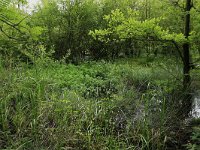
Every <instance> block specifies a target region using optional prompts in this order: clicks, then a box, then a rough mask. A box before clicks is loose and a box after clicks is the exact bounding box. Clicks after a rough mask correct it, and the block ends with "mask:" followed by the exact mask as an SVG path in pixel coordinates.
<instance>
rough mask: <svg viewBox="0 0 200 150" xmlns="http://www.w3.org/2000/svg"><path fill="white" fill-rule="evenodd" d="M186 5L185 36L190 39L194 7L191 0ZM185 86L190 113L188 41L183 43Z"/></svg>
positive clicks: (187, 0)
mask: <svg viewBox="0 0 200 150" xmlns="http://www.w3.org/2000/svg"><path fill="white" fill-rule="evenodd" d="M185 2H186V6H185V32H184V35H185V38H186V39H187V40H188V38H189V36H190V35H189V34H190V10H191V7H192V4H191V0H186V1H185ZM183 65H184V67H183V87H184V94H185V97H184V100H183V109H184V110H186V111H185V112H186V113H187V115H188V113H189V112H190V110H191V106H192V99H191V94H190V84H191V77H190V44H189V43H188V42H186V43H184V44H183Z"/></svg>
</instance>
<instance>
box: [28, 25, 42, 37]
mask: <svg viewBox="0 0 200 150" xmlns="http://www.w3.org/2000/svg"><path fill="white" fill-rule="evenodd" d="M43 30H44V29H43V28H42V27H39V26H35V27H33V28H31V29H30V34H31V37H32V39H33V40H38V39H39V36H40V35H41V34H42V32H43Z"/></svg>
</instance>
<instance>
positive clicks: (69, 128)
mask: <svg viewBox="0 0 200 150" xmlns="http://www.w3.org/2000/svg"><path fill="white" fill-rule="evenodd" d="M159 67H160V66H159V65H157V64H151V65H150V66H149V65H147V66H146V67H145V66H143V65H140V64H139V63H137V61H135V62H134V63H132V62H131V63H130V62H128V63H126V62H125V61H123V62H120V63H119V62H117V63H106V62H103V61H102V62H88V63H84V64H82V65H79V66H75V65H72V64H68V65H66V64H60V63H59V62H51V63H49V64H42V65H35V66H34V65H33V66H31V67H30V66H26V65H19V66H17V67H15V68H13V69H5V68H3V67H2V68H1V71H0V74H1V79H0V86H1V91H0V129H1V130H0V148H1V149H81V150H83V149H86V150H89V149H92V150H93V149H113V150H114V149H131V150H132V149H145V150H146V149H147V150H150V149H151V150H156V149H158V150H160V149H165V146H166V137H167V132H168V131H169V130H170V129H169V127H168V126H166V124H167V122H168V119H169V116H170V115H171V113H170V112H171V111H169V108H168V103H171V102H172V97H173V94H172V93H173V90H174V89H175V88H177V86H179V82H178V81H177V80H176V79H174V77H173V76H172V75H170V73H169V72H167V71H166V70H163V71H161V68H159ZM178 74H179V73H176V75H178ZM172 85H173V86H172ZM170 94H171V95H170Z"/></svg>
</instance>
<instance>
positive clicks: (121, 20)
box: [89, 9, 186, 43]
mask: <svg viewBox="0 0 200 150" xmlns="http://www.w3.org/2000/svg"><path fill="white" fill-rule="evenodd" d="M133 14H137V13H136V12H133V11H131V12H130V11H129V12H128V13H127V15H126V16H125V15H124V13H122V12H121V11H120V10H119V9H117V10H115V11H112V12H111V14H110V15H106V16H105V17H104V19H105V20H106V22H107V26H108V27H107V28H106V29H100V30H95V31H90V33H89V34H90V35H92V37H93V38H94V39H96V40H99V41H102V42H109V41H112V40H122V41H123V40H125V39H133V40H134V39H135V40H141V41H144V40H151V41H154V40H155V41H157V40H167V41H175V42H177V43H183V42H185V40H186V39H185V37H184V35H183V34H176V33H170V32H169V30H164V29H163V28H162V27H161V26H160V25H159V23H160V21H161V18H153V19H148V20H144V21H140V20H139V19H138V18H137V17H135V16H136V15H133Z"/></svg>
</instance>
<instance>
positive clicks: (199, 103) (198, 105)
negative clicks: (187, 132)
mask: <svg viewBox="0 0 200 150" xmlns="http://www.w3.org/2000/svg"><path fill="white" fill-rule="evenodd" d="M192 117H194V118H200V91H198V92H197V93H196V94H195V95H194V101H193V108H192Z"/></svg>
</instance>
